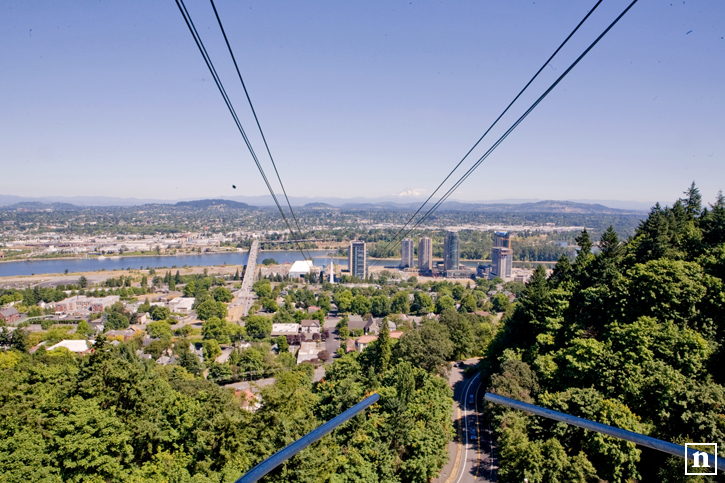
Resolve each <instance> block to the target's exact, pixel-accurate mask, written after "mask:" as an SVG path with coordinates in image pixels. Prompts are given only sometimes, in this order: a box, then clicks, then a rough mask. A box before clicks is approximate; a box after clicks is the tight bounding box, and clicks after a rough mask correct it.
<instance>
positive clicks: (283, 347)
mask: <svg viewBox="0 0 725 483" xmlns="http://www.w3.org/2000/svg"><path fill="white" fill-rule="evenodd" d="M274 341H275V342H276V343H277V349H278V350H279V353H280V354H281V353H283V352H287V351H288V350H289V343H288V342H287V337H285V336H284V335H280V336H279V337H275V339H274Z"/></svg>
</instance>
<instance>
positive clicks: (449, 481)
mask: <svg viewBox="0 0 725 483" xmlns="http://www.w3.org/2000/svg"><path fill="white" fill-rule="evenodd" d="M458 419H459V420H460V419H461V408H458ZM458 429H460V428H458ZM460 463H461V445H460V444H456V461H455V463H453V468H452V469H451V476H449V477H448V479H447V480H446V483H452V481H453V478H455V477H456V475H457V474H458V465H459V464H460Z"/></svg>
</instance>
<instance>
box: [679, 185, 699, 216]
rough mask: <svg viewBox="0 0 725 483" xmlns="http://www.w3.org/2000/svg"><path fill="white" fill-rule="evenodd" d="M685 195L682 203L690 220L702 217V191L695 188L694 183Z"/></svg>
mask: <svg viewBox="0 0 725 483" xmlns="http://www.w3.org/2000/svg"><path fill="white" fill-rule="evenodd" d="M684 194H685V197H684V198H683V199H682V200H681V201H682V203H683V204H684V205H685V210H686V211H687V214H688V215H689V216H690V218H694V217H695V216H698V215H700V213H701V212H702V195H701V194H700V190H699V189H698V188H697V187H696V186H695V182H694V181H693V182H692V185H690V187H689V188H687V190H686V191H685V192H684Z"/></svg>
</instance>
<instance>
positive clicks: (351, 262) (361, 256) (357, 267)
mask: <svg viewBox="0 0 725 483" xmlns="http://www.w3.org/2000/svg"><path fill="white" fill-rule="evenodd" d="M347 266H348V267H349V269H350V275H352V276H353V277H357V278H360V279H363V278H366V277H367V275H368V252H367V248H366V247H365V242H364V241H359V240H356V241H351V242H350V251H349V253H348V255H347Z"/></svg>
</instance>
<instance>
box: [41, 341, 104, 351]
mask: <svg viewBox="0 0 725 483" xmlns="http://www.w3.org/2000/svg"><path fill="white" fill-rule="evenodd" d="M92 346H93V342H89V341H87V340H62V341H60V342H58V343H57V344H55V345H52V346H50V347H48V350H49V351H52V350H53V349H58V348H60V347H65V348H66V349H68V350H69V351H71V352H73V353H75V354H87V353H88V352H90V349H91V347H92Z"/></svg>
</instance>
